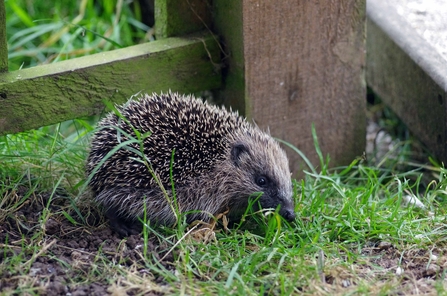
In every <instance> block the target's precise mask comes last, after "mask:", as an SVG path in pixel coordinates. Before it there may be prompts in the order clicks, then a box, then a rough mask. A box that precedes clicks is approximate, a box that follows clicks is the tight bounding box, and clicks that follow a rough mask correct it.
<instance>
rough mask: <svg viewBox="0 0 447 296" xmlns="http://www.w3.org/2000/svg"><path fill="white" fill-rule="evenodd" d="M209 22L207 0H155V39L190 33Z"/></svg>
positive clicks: (207, 24)
mask: <svg viewBox="0 0 447 296" xmlns="http://www.w3.org/2000/svg"><path fill="white" fill-rule="evenodd" d="M210 24H211V14H210V13H209V7H208V1H207V0H181V1H178V0H155V33H156V36H157V39H161V38H168V37H174V36H181V35H185V34H191V33H193V32H197V31H200V30H203V29H204V28H206V27H208V26H209V25H210Z"/></svg>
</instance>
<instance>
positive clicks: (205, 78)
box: [0, 34, 221, 134]
mask: <svg viewBox="0 0 447 296" xmlns="http://www.w3.org/2000/svg"><path fill="white" fill-rule="evenodd" d="M210 57H211V59H212V61H211V60H210ZM219 59H220V52H219V48H218V46H217V44H216V41H215V40H214V38H213V37H211V36H210V35H208V34H206V35H195V36H191V37H189V38H168V39H164V40H160V41H155V42H150V43H146V44H141V45H136V46H132V47H127V48H124V49H118V50H114V51H110V52H106V53H100V54H95V55H91V56H86V57H82V58H77V59H73V60H68V61H62V62H58V63H54V64H50V65H43V66H39V67H35V68H29V69H24V70H19V71H14V72H10V73H3V74H0V134H4V133H14V132H18V131H23V130H26V129H32V128H37V127H39V126H42V125H48V124H52V123H57V122H61V121H64V120H67V119H71V118H76V117H80V116H87V115H92V114H95V113H98V112H100V111H101V110H102V109H103V103H102V102H103V100H110V101H113V102H117V103H122V102H125V101H126V100H127V99H128V98H129V97H130V96H131V95H132V94H135V93H137V92H139V91H143V92H160V91H167V90H169V89H171V90H173V91H180V92H183V93H191V92H196V91H200V90H206V89H214V88H218V87H220V85H221V76H220V73H219V70H218V68H217V67H216V63H219V61H220V60H219Z"/></svg>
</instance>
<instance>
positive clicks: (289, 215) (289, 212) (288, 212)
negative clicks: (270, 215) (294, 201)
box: [280, 209, 296, 222]
mask: <svg viewBox="0 0 447 296" xmlns="http://www.w3.org/2000/svg"><path fill="white" fill-rule="evenodd" d="M280 215H281V216H282V217H283V218H284V219H286V220H287V221H288V222H292V221H293V220H295V218H296V214H295V211H294V210H293V209H285V210H284V211H280Z"/></svg>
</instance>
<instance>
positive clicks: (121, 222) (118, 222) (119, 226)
mask: <svg viewBox="0 0 447 296" xmlns="http://www.w3.org/2000/svg"><path fill="white" fill-rule="evenodd" d="M106 216H107V218H109V224H110V228H111V229H112V230H113V231H115V232H116V233H117V234H118V235H119V236H120V237H123V238H124V237H128V236H130V235H132V234H138V233H140V232H141V230H142V227H141V223H140V222H139V221H134V220H128V219H124V218H122V217H120V216H119V215H117V213H116V211H114V210H113V209H109V210H107V212H106Z"/></svg>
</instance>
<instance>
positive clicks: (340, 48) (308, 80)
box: [214, 0, 366, 172]
mask: <svg viewBox="0 0 447 296" xmlns="http://www.w3.org/2000/svg"><path fill="white" fill-rule="evenodd" d="M214 9H215V14H216V19H215V21H216V28H217V31H218V32H219V34H221V35H222V39H223V42H224V43H225V44H226V45H227V47H226V48H227V53H228V58H229V62H228V70H227V76H226V77H224V81H228V82H230V83H228V84H226V89H225V91H224V92H226V93H232V94H233V95H236V96H241V97H239V98H235V97H234V96H233V97H230V98H229V100H230V101H232V100H235V99H239V100H240V99H245V102H244V104H243V107H244V109H245V110H244V111H245V114H246V115H247V116H248V117H249V118H251V119H253V120H254V121H255V122H256V123H257V124H258V125H259V126H260V127H261V128H264V129H266V128H267V127H269V129H270V132H271V134H272V135H273V136H275V137H278V138H281V139H283V140H285V141H288V142H290V143H292V144H293V145H295V146H296V147H298V148H299V149H301V150H302V151H303V152H304V153H305V154H306V155H307V156H308V158H310V159H311V160H312V162H313V163H314V164H315V165H316V164H318V161H317V160H318V158H317V155H316V152H315V148H314V144H313V140H312V136H311V125H312V123H313V124H315V128H316V131H317V135H318V140H319V143H320V147H321V150H322V151H323V154H324V155H326V154H328V153H329V154H330V157H331V164H332V166H334V165H343V164H344V165H346V164H348V163H350V162H351V161H352V160H353V159H354V158H355V157H356V156H359V155H361V154H362V152H363V150H364V147H365V130H366V128H365V124H366V120H365V105H366V103H365V101H366V100H365V89H366V85H365V79H364V65H365V10H366V3H365V0H338V1H331V2H330V3H323V2H316V1H295V0H283V1H276V0H264V1H248V0H245V1H240V0H216V1H214ZM239 38H241V39H240V40H238V39H239ZM229 87H235V89H236V91H235V90H228V88H229ZM231 104H232V105H235V104H233V103H231ZM288 155H289V158H290V160H291V167H292V170H293V171H294V172H299V171H301V170H302V169H303V168H304V169H306V168H305V167H303V161H302V160H301V159H300V157H299V156H298V155H297V154H296V153H294V152H292V151H291V150H289V151H288Z"/></svg>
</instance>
